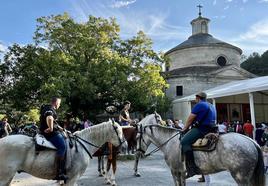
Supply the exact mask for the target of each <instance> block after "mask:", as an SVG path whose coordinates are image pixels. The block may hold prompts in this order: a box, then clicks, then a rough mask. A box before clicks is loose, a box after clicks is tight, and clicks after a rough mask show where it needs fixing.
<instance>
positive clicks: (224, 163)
mask: <svg viewBox="0 0 268 186" xmlns="http://www.w3.org/2000/svg"><path fill="white" fill-rule="evenodd" d="M140 130H141V131H139V132H140V135H139V138H140V140H138V146H137V147H138V148H140V149H143V148H144V147H145V148H144V149H143V151H146V149H147V145H148V144H150V143H153V144H155V145H156V146H157V147H160V150H161V151H162V152H163V153H164V157H165V161H166V163H167V165H168V166H169V168H170V170H171V174H172V176H173V179H174V183H175V185H176V186H178V185H180V186H183V185H185V171H186V170H185V165H184V162H183V161H182V156H181V145H180V140H179V137H180V134H179V135H177V136H176V137H174V138H172V139H171V137H172V136H174V135H176V134H177V133H178V132H179V131H178V130H176V129H172V128H166V127H162V126H159V125H147V126H142V127H141V128H140ZM169 139H170V140H169ZM168 140H169V141H168ZM163 144H165V145H163ZM194 157H195V163H196V165H197V166H198V167H199V168H200V169H201V171H202V173H203V174H212V173H217V172H220V171H224V170H228V171H229V172H230V173H231V175H232V177H233V178H234V180H235V181H236V183H237V184H238V185H239V186H265V174H264V164H263V155H262V151H261V149H260V147H259V145H258V144H257V143H256V142H255V141H253V140H252V139H250V138H248V137H246V136H243V135H241V134H237V133H228V134H224V135H221V136H220V137H219V141H218V144H217V147H216V149H215V150H214V151H212V152H203V151H194Z"/></svg>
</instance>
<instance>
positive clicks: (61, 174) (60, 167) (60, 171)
mask: <svg viewBox="0 0 268 186" xmlns="http://www.w3.org/2000/svg"><path fill="white" fill-rule="evenodd" d="M56 161H57V175H56V178H55V180H63V181H64V183H65V184H66V182H67V180H68V177H67V176H66V174H65V157H56Z"/></svg>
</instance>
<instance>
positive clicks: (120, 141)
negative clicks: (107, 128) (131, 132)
mask: <svg viewBox="0 0 268 186" xmlns="http://www.w3.org/2000/svg"><path fill="white" fill-rule="evenodd" d="M111 120H112V126H113V129H114V131H115V133H116V136H117V138H118V141H119V147H120V146H121V145H122V144H123V143H124V142H125V141H126V140H123V141H122V140H121V139H120V137H119V134H118V131H117V129H118V127H116V126H115V125H114V124H115V121H114V119H111Z"/></svg>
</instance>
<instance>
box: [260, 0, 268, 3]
mask: <svg viewBox="0 0 268 186" xmlns="http://www.w3.org/2000/svg"><path fill="white" fill-rule="evenodd" d="M259 3H268V0H260V1H259Z"/></svg>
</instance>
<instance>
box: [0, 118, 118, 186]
mask: <svg viewBox="0 0 268 186" xmlns="http://www.w3.org/2000/svg"><path fill="white" fill-rule="evenodd" d="M74 135H76V136H78V137H80V138H81V139H84V140H86V141H87V142H90V143H92V144H94V145H96V146H101V145H102V144H104V143H105V142H106V141H108V142H111V143H112V144H114V145H116V146H118V145H120V144H121V141H122V128H121V126H120V125H119V124H118V123H115V122H112V121H108V122H104V123H101V124H98V125H95V126H92V127H90V128H87V129H84V130H82V131H79V132H76V133H74ZM82 144H83V145H81V144H80V143H77V149H76V148H75V147H74V148H72V149H68V152H67V163H66V165H67V167H66V168H67V176H68V177H69V179H68V180H67V183H66V185H69V186H72V185H75V182H76V180H77V179H78V178H79V177H80V176H81V175H82V174H83V173H84V172H85V170H86V168H87V166H88V164H89V161H90V158H89V155H88V153H87V152H86V151H88V152H89V153H91V154H93V153H94V152H95V151H96V150H97V149H98V148H96V147H94V146H92V145H89V144H88V143H86V142H82ZM68 146H69V145H68ZM82 146H84V147H85V148H83V147H82ZM85 149H86V150H85ZM77 150H78V152H77ZM55 157H56V151H55V150H45V151H40V152H39V153H37V152H36V150H35V141H34V140H33V138H32V137H28V136H25V135H11V136H7V137H5V138H2V139H0V186H8V185H9V184H10V183H11V181H12V179H13V177H14V175H15V174H16V172H17V171H25V172H26V173H29V174H31V175H33V176H36V177H39V178H43V179H54V178H55V177H56V170H55V167H54V162H55Z"/></svg>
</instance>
